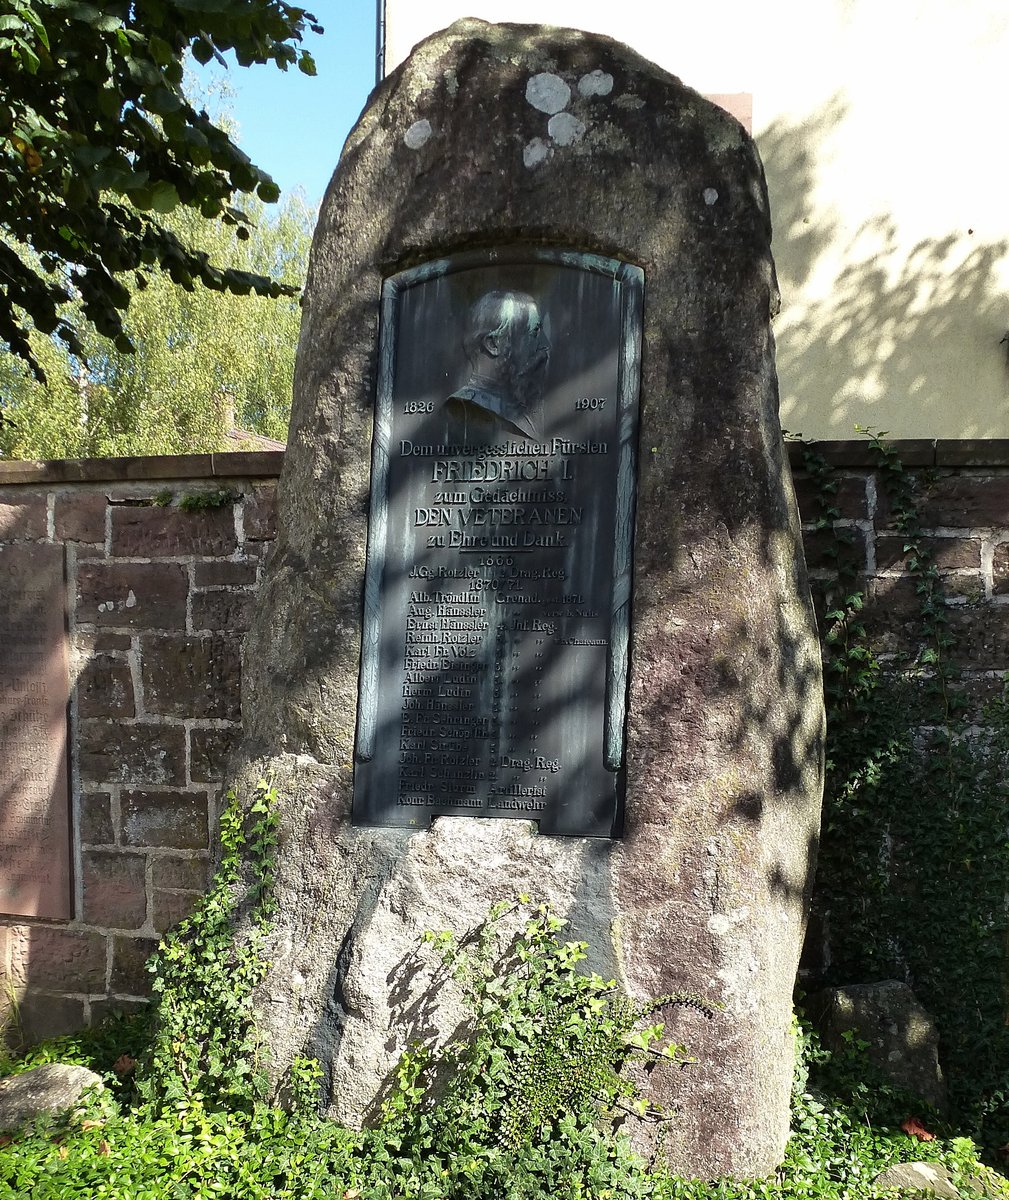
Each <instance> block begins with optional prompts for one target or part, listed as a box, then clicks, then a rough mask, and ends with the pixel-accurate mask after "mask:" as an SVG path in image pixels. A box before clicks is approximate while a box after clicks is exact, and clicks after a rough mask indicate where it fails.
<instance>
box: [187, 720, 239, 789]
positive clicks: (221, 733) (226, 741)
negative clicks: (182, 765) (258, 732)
mask: <svg viewBox="0 0 1009 1200" xmlns="http://www.w3.org/2000/svg"><path fill="white" fill-rule="evenodd" d="M241 740H242V729H241V726H238V725H235V726H233V727H232V728H230V729H194V730H193V731H192V733H190V735H189V778H190V779H191V780H192V781H193V783H221V782H222V780H223V779H224V771H225V768H226V767H227V764H228V759H229V758H230V757H231V755H232V754H233V753H234V751H235V748H236V746H237V745H238V743H239V742H240V741H241Z"/></svg>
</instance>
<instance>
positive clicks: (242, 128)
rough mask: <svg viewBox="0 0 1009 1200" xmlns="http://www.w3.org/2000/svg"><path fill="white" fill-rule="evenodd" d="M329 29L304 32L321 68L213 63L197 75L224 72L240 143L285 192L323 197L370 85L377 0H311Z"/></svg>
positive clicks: (314, 198)
mask: <svg viewBox="0 0 1009 1200" xmlns="http://www.w3.org/2000/svg"><path fill="white" fill-rule="evenodd" d="M305 7H307V8H308V9H309V11H310V12H314V13H315V15H316V16H317V17H318V18H319V23H320V24H321V25H323V26H324V27H325V30H326V32H325V33H324V34H323V35H322V36H321V37H318V36H316V35H315V34H312V33H309V34H308V35H307V36H306V38H305V42H304V45H305V47H306V49H308V50H310V51H311V53H312V55H313V57H314V58H315V62H316V66H317V67H318V71H319V73H318V75H316V76H315V77H310V76H307V75H303V74H302V73H301V72H300V71H298V70H297V69H296V68H291V69H289V70H288V71H286V72H283V71H279V70H278V69H277V68H276V67H274V66H272V65H268V66H253V67H236V66H231V67H230V68H228V69H227V70H225V69H224V68H223V67H219V66H215V65H213V64H212V65H211V66H208V67H206V68H203V69H201V70H199V71H198V76H202V77H204V78H206V77H207V76H210V77H211V78H214V77H218V78H219V77H221V76H222V75H223V76H224V77H225V79H226V81H227V83H228V85H229V86H230V90H231V91H232V93H233V94H232V95H231V96H230V99H229V100H228V107H229V108H230V109H231V111H232V114H233V116H234V118H235V120H237V122H238V127H239V128H238V143H239V145H240V146H241V147H242V149H243V150H244V151H245V153H246V154H248V155H249V157H250V158H251V159H252V161H253V162H254V163H255V164H256V165H257V166H259V167H262V168H263V170H264V171H268V172H269V173H270V174H271V175H272V176H273V178H274V179H275V180H276V181H277V183H278V184H280V187H281V188H282V189H283V190H284V191H289V190H291V189H293V188H295V187H298V186H300V187H302V188H303V189H304V191H305V195H306V197H307V199H308V200H309V201H310V202H311V203H315V204H317V203H318V202H319V201H320V200H321V199H322V194H323V192H324V191H325V190H326V185H327V184H328V183H329V179H330V176H331V175H332V174H333V170H334V169H335V167H336V164H337V161H338V159H339V157H340V151H341V150H342V149H343V143H344V141H345V139H346V137H347V134H348V133H350V130H351V128H352V127H353V125H354V122H355V121H356V120H357V118H358V116H359V115H360V112H361V109H362V108H363V107H364V104H365V101H366V100H367V99H368V93H369V92H370V91H371V89H372V88H373V87H374V86H375V24H376V16H375V13H376V4H375V0H315V3H314V4H313V3H308V2H307V0H306V3H305Z"/></svg>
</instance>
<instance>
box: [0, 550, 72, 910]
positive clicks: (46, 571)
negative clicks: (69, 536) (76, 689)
mask: <svg viewBox="0 0 1009 1200" xmlns="http://www.w3.org/2000/svg"><path fill="white" fill-rule="evenodd" d="M0 574H2V577H3V579H4V589H3V593H2V595H0V911H2V912H5V913H13V914H18V915H24V916H38V917H52V918H64V919H65V918H68V917H70V915H71V911H70V887H69V884H70V857H69V856H70V840H69V818H68V796H67V774H66V705H67V697H68V690H69V677H68V670H67V648H66V632H65V627H64V596H63V586H64V585H63V552H62V550H61V548H60V547H57V546H0Z"/></svg>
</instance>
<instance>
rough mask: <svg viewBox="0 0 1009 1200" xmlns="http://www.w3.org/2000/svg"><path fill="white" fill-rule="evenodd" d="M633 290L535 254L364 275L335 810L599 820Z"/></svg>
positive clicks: (595, 825) (370, 818) (613, 826)
mask: <svg viewBox="0 0 1009 1200" xmlns="http://www.w3.org/2000/svg"><path fill="white" fill-rule="evenodd" d="M641 298H642V273H641V271H640V269H639V268H637V267H632V266H629V265H628V264H626V263H621V262H617V261H615V260H612V259H605V258H601V257H599V256H597V255H591V254H580V253H574V252H563V251H554V250H530V251H527V252H525V253H522V254H506V253H504V252H500V251H499V252H481V253H477V254H466V255H458V256H456V257H454V258H452V259H442V260H439V261H437V262H433V263H428V264H426V265H424V266H422V267H417V268H414V269H412V270H409V271H404V272H401V273H400V274H398V275H396V276H394V277H392V278H391V279H388V280H387V281H386V283H385V287H384V291H383V298H382V330H381V358H380V368H379V381H378V395H377V403H376V420H375V441H374V450H373V461H372V492H371V519H370V526H369V539H368V563H367V575H366V588H365V590H366V594H365V621H364V639H363V649H362V662H361V685H360V695H359V709H358V729H357V748H356V759H357V761H356V767H355V783H354V821H355V822H356V823H358V824H366V825H412V826H420V825H425V824H427V823H428V822H429V820H430V818H431V817H432V816H435V815H442V814H451V815H467V816H484V817H519V818H525V819H527V820H528V819H533V820H536V821H538V822H539V827H540V831H541V832H543V833H551V834H570V835H582V836H593V837H614V836H618V835H619V832H620V821H621V808H622V787H623V759H624V718H625V708H626V690H627V660H628V641H629V621H630V592H631V588H630V583H631V579H630V574H631V549H632V547H631V541H632V535H633V525H634V492H635V480H636V463H635V455H636V440H637V408H638V380H639V360H640V330H641Z"/></svg>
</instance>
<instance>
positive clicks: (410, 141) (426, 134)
mask: <svg viewBox="0 0 1009 1200" xmlns="http://www.w3.org/2000/svg"><path fill="white" fill-rule="evenodd" d="M432 132H433V130H432V129H431V122H430V121H428V120H421V121H414V123H413V124H412V125H411V126H410V128H409V129H408V130H407V131H406V133H404V134H403V141H404V142H405V143H406V144H407V146H408V147H409V148H410V149H411V150H419V149H420V148H421V146H423V145H424V143H425V142H426V141H427V140H428V139H429V138H430V136H431V134H432Z"/></svg>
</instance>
